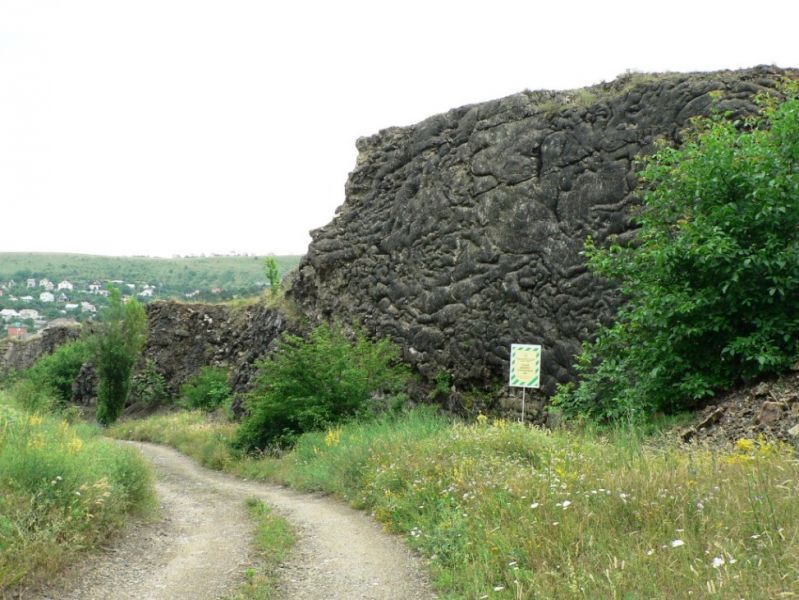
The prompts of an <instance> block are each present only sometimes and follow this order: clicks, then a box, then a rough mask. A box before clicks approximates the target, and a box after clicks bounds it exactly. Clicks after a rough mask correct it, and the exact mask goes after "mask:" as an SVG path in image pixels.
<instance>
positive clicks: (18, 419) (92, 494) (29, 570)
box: [0, 391, 155, 591]
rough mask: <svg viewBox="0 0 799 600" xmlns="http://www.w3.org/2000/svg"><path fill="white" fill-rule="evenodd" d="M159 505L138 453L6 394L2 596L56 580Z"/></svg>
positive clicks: (0, 485) (1, 451) (1, 464)
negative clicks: (70, 565) (26, 585)
mask: <svg viewBox="0 0 799 600" xmlns="http://www.w3.org/2000/svg"><path fill="white" fill-rule="evenodd" d="M51 404H56V401H55V400H52V401H51ZM154 508H155V500H154V490H153V481H152V474H151V472H150V470H149V468H148V466H147V465H146V463H145V462H144V460H143V459H142V458H141V457H140V456H139V454H138V453H137V452H136V451H134V450H133V449H130V448H124V447H120V446H118V445H116V444H114V443H111V442H109V441H107V440H104V439H103V438H102V437H101V436H100V435H99V431H98V430H97V429H96V428H95V427H91V426H88V425H79V424H70V423H69V422H68V421H66V420H65V419H64V418H63V417H62V416H60V415H58V414H48V413H44V412H34V411H29V410H26V409H25V408H24V407H22V406H20V405H19V403H18V402H17V401H16V398H15V397H14V395H13V393H11V392H8V391H0V591H2V590H7V589H9V588H10V587H11V586H14V585H15V584H19V583H28V582H32V581H35V580H37V579H42V578H44V577H46V576H48V575H52V574H53V573H55V572H57V571H58V570H59V569H60V568H61V567H63V566H64V565H65V564H67V563H69V562H72V561H74V560H75V559H76V554H77V553H79V552H81V551H84V550H87V549H90V548H93V547H95V546H96V545H98V544H99V543H101V542H103V541H104V540H106V539H107V538H108V537H109V536H110V535H111V534H113V533H114V532H115V531H117V530H119V529H120V528H121V527H122V526H123V525H124V524H125V522H126V519H127V518H128V516H129V515H130V514H131V513H140V514H144V513H147V512H149V511H151V510H154Z"/></svg>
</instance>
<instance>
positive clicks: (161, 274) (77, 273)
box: [0, 252, 300, 289]
mask: <svg viewBox="0 0 799 600" xmlns="http://www.w3.org/2000/svg"><path fill="white" fill-rule="evenodd" d="M275 258H276V259H277V262H278V267H279V269H280V274H281V275H285V273H287V272H288V271H290V270H291V269H293V268H294V267H295V266H297V264H298V263H299V260H300V257H299V256H276V257H275ZM27 277H48V278H50V280H52V281H53V282H56V283H57V282H58V281H61V280H62V279H69V280H72V281H74V280H78V281H94V280H97V281H101V282H104V281H108V280H113V279H121V280H123V281H126V282H130V283H150V284H151V285H156V286H159V287H169V288H180V289H189V288H193V287H200V286H201V285H203V286H204V287H207V288H210V287H216V286H220V287H224V286H227V287H248V286H251V285H252V284H253V282H255V281H264V280H265V279H266V277H265V275H264V260H263V257H254V256H215V257H205V258H202V257H191V258H149V257H138V256H136V257H112V256H93V255H89V254H48V253H24V252H3V253H0V281H6V280H8V279H12V278H14V279H15V280H16V281H17V283H24V281H22V280H23V279H24V278H27Z"/></svg>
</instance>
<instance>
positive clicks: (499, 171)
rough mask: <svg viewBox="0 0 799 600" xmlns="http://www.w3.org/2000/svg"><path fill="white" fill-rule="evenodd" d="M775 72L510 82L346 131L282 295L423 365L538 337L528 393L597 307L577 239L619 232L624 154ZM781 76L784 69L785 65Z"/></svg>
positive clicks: (602, 313) (629, 188)
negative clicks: (350, 137)
mask: <svg viewBox="0 0 799 600" xmlns="http://www.w3.org/2000/svg"><path fill="white" fill-rule="evenodd" d="M786 73H788V72H785V71H781V70H779V69H776V68H768V67H758V68H754V69H750V70H744V71H724V72H716V73H703V74H668V75H657V76H650V75H639V74H632V75H627V76H623V77H621V78H619V79H617V80H616V81H614V82H612V83H609V84H601V85H598V86H594V87H591V88H586V89H583V90H577V91H572V92H524V93H521V94H517V95H514V96H510V97H507V98H503V99H501V100H496V101H493V102H487V103H484V104H477V105H473V106H465V107H462V108H458V109H454V110H451V111H449V112H448V113H446V114H441V115H437V116H434V117H431V118H429V119H427V120H425V121H423V122H421V123H419V124H417V125H414V126H411V127H402V128H391V129H386V130H384V131H381V132H380V133H378V134H377V135H375V136H372V137H368V138H363V139H360V140H358V142H357V148H358V151H359V156H358V161H357V165H356V167H355V170H354V171H353V172H352V173H351V174H350V177H349V180H348V182H347V186H346V201H345V203H344V204H343V205H342V206H341V207H340V208H339V209H338V211H337V216H336V217H335V219H334V220H333V221H332V222H331V223H330V224H329V225H327V226H325V227H322V228H321V229H318V230H316V231H314V232H312V236H313V241H312V243H311V245H310V247H309V250H308V254H307V256H305V257H304V258H303V260H302V262H301V264H300V267H299V273H298V274H297V276H296V278H295V280H294V282H293V286H292V289H291V290H290V292H289V294H290V296H291V298H292V299H293V300H294V301H295V302H296V303H297V304H299V305H300V306H302V307H303V308H304V309H305V310H306V311H307V312H308V313H309V314H311V315H315V316H316V317H317V318H330V317H336V318H341V319H344V320H350V319H357V320H359V321H361V322H363V323H364V324H365V325H366V326H367V328H368V329H369V330H370V331H371V332H372V333H374V334H377V335H388V336H390V337H391V338H393V339H394V340H395V341H397V342H399V343H400V344H401V345H402V347H403V348H404V349H405V351H406V356H407V358H408V359H409V360H411V361H412V362H413V363H414V364H415V365H416V366H417V367H418V368H419V369H420V370H421V372H422V373H424V374H426V375H427V376H429V377H432V376H434V375H435V374H436V373H438V372H440V371H446V372H447V373H449V374H450V375H452V376H453V377H454V381H455V383H456V385H461V386H467V387H468V386H469V385H479V386H485V384H486V383H487V382H490V381H497V380H504V379H505V378H506V377H507V365H508V355H509V345H510V344H511V343H512V342H519V343H540V344H542V345H543V347H544V359H543V392H544V394H550V393H552V392H553V391H554V389H555V386H556V383H558V382H564V381H567V380H569V379H570V378H571V377H572V370H571V369H572V366H571V365H572V359H573V357H574V354H575V353H576V352H577V351H578V349H579V346H580V343H581V342H582V341H583V340H586V339H588V338H589V337H590V336H591V334H592V332H594V331H595V330H596V328H597V325H598V323H600V322H603V321H606V320H607V319H609V318H610V317H611V315H612V314H613V311H614V309H615V308H616V306H617V303H618V297H617V295H616V293H615V292H614V289H613V287H612V286H610V285H609V284H608V283H607V282H603V281H599V280H597V279H596V278H594V277H593V276H592V275H591V274H589V273H588V272H587V270H586V267H585V265H584V261H583V259H582V257H581V254H580V253H581V250H582V248H583V242H584V240H585V238H586V236H588V235H591V236H593V237H594V238H595V239H597V240H599V241H600V242H602V241H604V240H607V239H608V238H609V237H610V236H620V237H621V238H622V239H623V238H625V236H629V235H630V232H631V230H632V227H633V224H632V222H631V209H632V208H634V207H635V206H636V204H637V203H638V202H639V197H638V195H637V193H636V185H637V180H636V164H635V159H636V157H637V156H638V155H640V154H642V153H644V154H645V153H648V152H651V151H652V150H653V148H654V144H655V142H656V140H658V139H663V140H665V141H666V142H667V143H679V142H680V131H681V130H682V129H684V128H685V127H686V126H687V125H688V123H689V120H690V119H691V118H692V117H695V116H697V115H706V114H708V113H709V112H710V111H711V108H712V107H713V106H715V107H717V108H718V109H719V110H721V111H729V112H730V113H731V115H732V116H733V117H734V116H740V115H745V114H748V113H751V112H752V111H754V110H755V105H754V103H753V97H754V96H755V95H756V94H757V93H758V92H761V91H763V90H768V89H773V88H774V87H775V82H776V81H778V79H779V78H780V77H781V76H783V75H785V74H786ZM790 74H791V75H792V76H794V77H795V76H796V72H790Z"/></svg>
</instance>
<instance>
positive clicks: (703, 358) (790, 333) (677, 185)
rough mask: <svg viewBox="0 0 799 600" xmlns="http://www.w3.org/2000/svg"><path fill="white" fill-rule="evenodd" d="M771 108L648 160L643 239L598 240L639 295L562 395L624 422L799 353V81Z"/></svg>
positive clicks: (710, 128) (702, 126) (611, 274)
mask: <svg viewBox="0 0 799 600" xmlns="http://www.w3.org/2000/svg"><path fill="white" fill-rule="evenodd" d="M782 91H783V93H784V96H785V100H784V101H783V102H778V101H777V100H775V99H774V98H773V97H762V98H760V99H759V101H760V102H761V104H762V106H763V112H762V115H761V116H758V117H756V118H752V119H750V120H749V121H746V122H743V123H742V122H732V121H729V120H727V119H725V118H724V117H723V116H722V115H716V116H715V117H712V118H710V119H704V120H701V121H698V122H697V123H696V124H695V127H694V129H693V131H692V132H691V133H689V134H688V136H687V140H686V142H685V144H684V145H683V147H682V148H679V149H675V148H663V149H661V150H660V151H659V152H658V153H657V154H655V155H654V156H652V157H650V158H648V159H647V160H646V161H645V169H644V170H643V172H642V173H641V179H642V182H643V184H644V186H645V189H648V190H649V191H647V192H646V194H645V196H644V203H643V209H642V211H641V213H640V215H639V216H638V222H639V224H640V230H639V233H638V235H637V238H636V240H635V241H634V243H632V244H630V245H627V246H620V245H611V246H610V247H609V248H597V247H596V246H594V245H593V243H592V242H591V240H589V241H588V244H587V255H588V259H589V264H590V266H591V267H592V268H593V270H594V271H595V272H597V273H599V274H601V275H603V276H605V277H608V278H609V279H612V280H616V281H618V282H620V287H621V291H622V293H623V294H624V296H625V297H626V299H627V302H626V304H625V306H624V307H623V308H622V309H621V310H620V312H619V314H618V315H617V318H616V322H615V324H614V325H613V326H612V327H608V328H604V329H602V330H600V332H599V334H598V337H597V339H596V341H594V342H593V343H591V344H586V345H585V347H584V350H583V353H582V355H581V357H580V359H579V360H580V362H579V365H578V368H579V370H580V371H581V372H582V374H583V380H582V382H581V383H580V384H579V386H578V387H577V388H576V389H566V390H562V391H561V392H560V393H559V395H558V397H557V398H556V403H559V404H560V405H561V407H562V408H563V409H564V410H566V411H567V412H569V413H572V414H575V413H582V414H587V415H590V416H593V417H598V418H614V417H619V416H629V415H631V414H632V415H636V414H639V415H640V414H646V413H651V412H653V411H656V410H665V411H674V410H680V409H685V408H689V407H691V406H692V405H693V404H695V403H696V401H698V400H699V399H701V398H703V397H706V396H708V395H710V394H712V393H714V392H715V391H717V390H720V389H724V388H727V387H729V386H731V385H732V384H734V383H735V382H736V381H740V380H746V379H749V378H752V377H755V376H757V375H760V374H763V373H769V372H775V371H779V370H781V369H784V368H786V367H788V366H790V365H791V364H793V363H794V362H795V360H796V358H797V355H798V354H799V85H797V84H796V83H788V84H786V85H785V87H784V88H783V90H782Z"/></svg>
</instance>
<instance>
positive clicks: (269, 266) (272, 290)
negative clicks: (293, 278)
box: [264, 256, 280, 298]
mask: <svg viewBox="0 0 799 600" xmlns="http://www.w3.org/2000/svg"><path fill="white" fill-rule="evenodd" d="M264 269H265V270H266V280H267V281H268V282H269V294H270V295H271V296H272V297H273V298H274V297H275V296H277V295H278V293H280V269H279V268H278V266H277V260H275V257H274V256H267V257H266V258H265V259H264Z"/></svg>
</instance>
